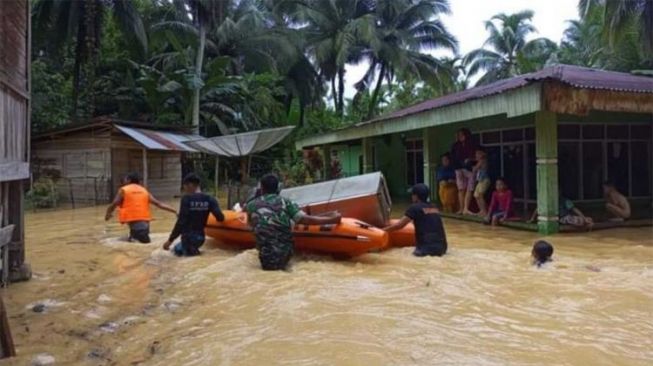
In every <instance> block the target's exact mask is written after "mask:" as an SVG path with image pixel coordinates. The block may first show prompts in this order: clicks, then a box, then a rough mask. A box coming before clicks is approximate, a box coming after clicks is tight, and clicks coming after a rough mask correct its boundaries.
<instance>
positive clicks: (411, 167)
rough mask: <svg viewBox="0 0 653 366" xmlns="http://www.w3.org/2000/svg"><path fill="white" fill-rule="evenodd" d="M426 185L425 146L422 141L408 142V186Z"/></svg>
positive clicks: (412, 140) (413, 140)
mask: <svg viewBox="0 0 653 366" xmlns="http://www.w3.org/2000/svg"><path fill="white" fill-rule="evenodd" d="M417 183H424V144H423V142H422V139H411V140H406V184H408V185H409V186H412V185H414V184H417Z"/></svg>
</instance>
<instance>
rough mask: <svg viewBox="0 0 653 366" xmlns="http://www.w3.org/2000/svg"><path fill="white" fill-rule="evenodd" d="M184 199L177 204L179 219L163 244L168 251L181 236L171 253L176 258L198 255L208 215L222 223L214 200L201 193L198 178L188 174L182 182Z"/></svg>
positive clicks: (220, 212) (218, 208)
mask: <svg viewBox="0 0 653 366" xmlns="http://www.w3.org/2000/svg"><path fill="white" fill-rule="evenodd" d="M182 185H183V187H184V193H185V194H184V197H182V199H181V202H180V204H179V217H178V218H177V223H175V227H174V228H173V229H172V233H170V237H169V238H168V240H167V241H166V242H165V243H164V244H163V249H165V250H168V249H170V245H172V242H173V241H175V239H177V238H178V237H179V235H181V242H179V243H177V245H175V247H174V249H173V251H174V253H175V254H176V255H178V256H187V257H190V256H195V255H199V254H200V251H199V248H200V247H201V246H202V245H203V244H204V239H205V237H204V227H205V226H206V220H207V219H208V218H209V213H212V214H213V216H215V218H216V219H217V220H218V221H224V215H223V214H222V211H220V206H219V205H218V201H216V199H215V198H213V197H211V196H209V195H208V194H205V193H202V191H201V189H200V178H199V177H198V176H197V175H196V174H194V173H189V174H188V175H186V176H185V177H184V180H183V182H182Z"/></svg>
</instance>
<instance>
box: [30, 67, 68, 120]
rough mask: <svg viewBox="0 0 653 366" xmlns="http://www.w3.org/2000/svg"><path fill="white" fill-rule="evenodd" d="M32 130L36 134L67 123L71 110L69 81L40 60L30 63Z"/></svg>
mask: <svg viewBox="0 0 653 366" xmlns="http://www.w3.org/2000/svg"><path fill="white" fill-rule="evenodd" d="M32 90H33V92H32V99H31V104H32V128H33V130H34V132H36V133H38V132H40V131H43V130H45V129H48V128H52V127H56V126H61V125H64V124H65V123H66V122H68V120H69V119H68V117H69V113H70V108H71V101H70V94H71V85H70V82H69V80H66V78H65V77H64V76H63V75H62V74H61V73H58V72H56V71H54V70H52V68H51V67H49V66H48V65H47V64H46V63H45V62H43V61H42V60H39V59H36V60H34V61H32Z"/></svg>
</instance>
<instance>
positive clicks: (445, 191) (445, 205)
mask: <svg viewBox="0 0 653 366" xmlns="http://www.w3.org/2000/svg"><path fill="white" fill-rule="evenodd" d="M440 159H441V161H442V164H441V165H440V166H439V167H438V169H437V171H436V173H435V180H436V182H437V183H438V197H440V203H441V204H442V210H443V211H444V212H455V210H456V209H457V206H458V187H457V186H456V171H455V170H454V168H453V164H452V163H451V155H450V154H449V153H446V154H443V155H442V156H441V157H440Z"/></svg>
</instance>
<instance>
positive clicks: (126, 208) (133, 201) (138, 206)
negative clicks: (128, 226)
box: [118, 184, 152, 224]
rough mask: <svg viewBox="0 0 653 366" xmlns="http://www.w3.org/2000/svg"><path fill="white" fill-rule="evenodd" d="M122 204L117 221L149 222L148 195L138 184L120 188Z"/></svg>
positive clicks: (150, 216)
mask: <svg viewBox="0 0 653 366" xmlns="http://www.w3.org/2000/svg"><path fill="white" fill-rule="evenodd" d="M121 190H122V204H121V205H120V214H119V215H118V219H119V220H120V222H121V223H123V224H124V223H127V222H134V221H150V220H152V215H151V214H150V193H149V192H148V191H147V189H145V188H144V187H143V186H141V185H139V184H128V185H126V186H124V187H122V188H121Z"/></svg>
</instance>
